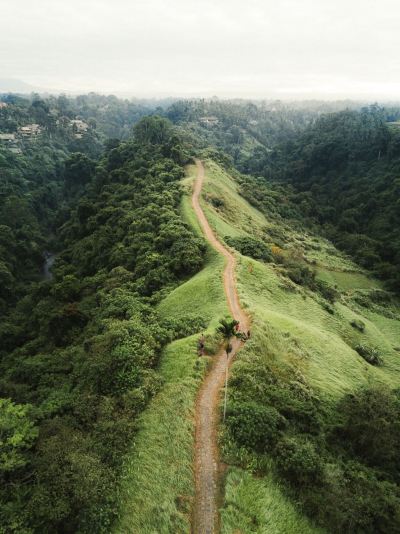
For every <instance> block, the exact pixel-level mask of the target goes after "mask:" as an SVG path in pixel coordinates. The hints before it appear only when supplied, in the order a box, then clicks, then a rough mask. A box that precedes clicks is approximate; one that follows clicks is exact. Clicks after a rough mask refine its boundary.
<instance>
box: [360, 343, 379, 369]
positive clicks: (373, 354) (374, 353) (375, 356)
mask: <svg viewBox="0 0 400 534" xmlns="http://www.w3.org/2000/svg"><path fill="white" fill-rule="evenodd" d="M355 350H356V351H357V352H358V354H359V355H360V356H361V357H362V358H364V360H365V361H366V362H368V363H370V364H371V365H382V363H383V361H382V358H381V356H380V354H379V351H378V349H375V348H374V347H368V346H366V345H357V346H356V347H355Z"/></svg>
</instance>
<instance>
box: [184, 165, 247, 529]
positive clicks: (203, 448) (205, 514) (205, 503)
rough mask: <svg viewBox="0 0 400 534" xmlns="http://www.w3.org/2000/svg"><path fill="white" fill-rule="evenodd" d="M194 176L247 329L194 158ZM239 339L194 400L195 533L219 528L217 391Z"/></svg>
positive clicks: (231, 301)
mask: <svg viewBox="0 0 400 534" xmlns="http://www.w3.org/2000/svg"><path fill="white" fill-rule="evenodd" d="M196 166H197V177H196V180H195V184H194V189H193V195H192V205H193V209H194V211H195V213H196V216H197V218H198V220H199V222H200V225H201V228H202V230H203V232H204V235H205V237H206V239H207V241H208V242H209V243H210V244H211V245H212V246H213V247H214V248H215V250H217V251H218V252H219V253H220V254H222V255H223V256H224V257H225V258H226V265H225V269H224V273H223V282H224V288H225V294H226V299H227V303H228V307H229V309H230V312H231V314H232V316H233V317H234V318H235V319H236V320H237V321H239V323H240V329H241V330H244V331H247V330H248V328H249V318H248V317H247V315H246V314H245V313H244V311H243V310H242V308H241V307H240V302H239V298H238V295H237V291H236V281H235V265H236V260H235V256H234V255H233V254H232V253H231V252H229V250H227V249H226V248H225V247H224V246H223V245H222V244H221V243H220V242H219V241H218V239H217V238H216V236H215V234H214V232H213V231H212V229H211V228H210V225H209V224H208V221H207V218H206V216H205V215H204V212H203V210H202V208H201V206H200V196H201V189H202V186H203V181H204V165H203V164H202V162H201V161H199V160H197V161H196ZM241 345H242V342H241V341H239V340H238V339H234V340H233V343H232V352H231V354H230V357H229V361H228V362H227V359H226V354H225V352H224V350H221V351H220V352H219V353H218V355H217V356H215V358H214V364H213V366H212V368H211V370H210V372H209V373H208V374H207V377H206V378H205V380H204V383H203V385H202V387H201V389H200V392H199V396H198V398H197V404H196V443H195V474H196V498H195V507H194V508H195V509H194V521H193V532H194V534H213V533H215V532H217V530H218V513H217V512H218V506H217V501H218V499H217V481H218V449H217V424H218V401H219V393H220V390H221V388H222V386H223V383H224V378H225V372H226V365H227V363H228V364H229V363H230V362H231V361H232V359H233V358H234V356H235V354H236V352H237V351H238V350H239V348H240V347H241Z"/></svg>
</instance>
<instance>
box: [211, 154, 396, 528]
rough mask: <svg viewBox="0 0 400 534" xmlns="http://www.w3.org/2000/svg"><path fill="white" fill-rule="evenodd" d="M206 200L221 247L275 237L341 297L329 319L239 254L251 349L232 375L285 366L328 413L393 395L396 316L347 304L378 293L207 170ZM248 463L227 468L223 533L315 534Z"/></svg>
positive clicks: (316, 242)
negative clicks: (345, 400)
mask: <svg viewBox="0 0 400 534" xmlns="http://www.w3.org/2000/svg"><path fill="white" fill-rule="evenodd" d="M205 198H206V200H205V202H204V204H203V206H204V210H205V212H206V215H207V217H208V219H209V221H210V223H211V225H212V227H213V228H214V229H215V231H216V232H217V234H218V235H219V237H220V238H221V239H224V237H225V236H230V237H246V236H249V237H254V238H262V237H264V238H265V235H266V234H270V235H278V236H283V237H284V240H285V244H284V247H285V249H288V250H291V249H292V250H297V249H299V248H301V249H302V250H303V251H304V252H305V256H306V257H307V260H308V262H310V263H312V264H314V265H315V266H316V267H315V268H316V270H317V277H318V278H319V279H325V280H326V281H329V282H330V283H331V284H335V285H336V286H337V289H338V291H339V292H340V294H341V298H340V299H339V301H338V302H336V303H335V304H334V305H333V307H334V310H333V311H334V313H333V314H332V313H330V312H329V311H328V310H327V309H326V307H324V305H323V304H324V303H323V299H321V298H319V296H318V295H316V294H315V293H313V292H310V291H308V290H307V289H306V288H303V287H299V286H296V285H295V284H290V283H288V281H287V278H285V276H284V275H283V273H282V270H281V269H280V266H279V265H275V264H265V263H262V262H259V261H256V260H254V259H251V258H248V257H244V256H241V255H240V254H238V267H237V282H238V290H239V295H240V299H241V302H242V304H243V305H244V306H245V307H246V308H247V309H248V311H249V313H250V314H251V316H252V317H253V326H252V339H251V341H250V342H248V343H247V344H246V346H245V348H244V350H242V351H241V352H240V353H239V355H238V358H237V360H236V362H235V363H234V364H233V368H232V374H233V375H234V374H235V371H236V370H239V369H240V366H241V362H244V363H245V364H246V365H247V368H249V366H250V367H251V363H252V362H254V363H255V362H260V361H264V362H265V365H268V364H270V365H273V367H274V368H275V369H276V370H277V372H278V374H279V372H280V371H279V369H280V368H281V367H282V366H285V365H290V366H292V367H293V368H295V369H296V373H297V378H298V380H299V382H300V383H302V382H304V383H307V384H309V386H310V387H311V388H312V389H313V390H314V391H315V392H317V394H318V395H319V397H320V398H324V399H326V401H327V406H330V405H333V403H334V402H335V401H336V400H338V399H340V398H341V397H342V396H343V395H344V394H345V393H346V392H349V391H353V390H355V389H357V388H359V387H360V386H362V385H367V384H369V383H371V382H377V381H378V382H385V383H387V384H388V385H390V386H396V385H398V383H399V378H400V354H399V350H398V347H400V328H399V321H398V318H399V317H398V310H397V318H396V308H395V307H393V310H394V311H393V312H392V315H391V312H389V313H387V312H386V311H385V310H384V309H383V307H380V308H379V307H378V308H376V309H368V308H365V307H362V306H360V305H358V304H357V302H356V301H355V297H357V296H362V295H363V294H367V293H368V291H373V290H379V289H380V288H381V285H380V284H379V283H378V282H377V281H375V280H373V279H372V278H370V277H369V276H368V275H367V273H366V272H364V271H363V270H362V269H360V268H359V267H358V266H356V265H355V264H354V263H353V262H352V261H351V260H350V259H349V258H348V257H346V256H344V255H343V254H341V253H340V252H338V251H337V250H336V249H335V248H334V247H333V246H332V244H331V243H329V242H327V241H326V240H324V239H321V238H319V237H316V236H311V235H309V234H308V233H307V232H304V231H302V230H301V229H299V230H296V231H295V230H293V229H291V228H289V227H287V226H286V225H285V223H284V221H276V220H274V219H271V220H267V219H266V218H265V217H264V216H263V215H262V214H261V213H259V212H258V211H257V210H255V209H254V207H252V206H250V205H249V204H248V203H247V202H246V201H245V200H244V199H243V198H242V197H240V196H239V194H238V185H237V183H236V182H234V181H233V180H232V179H231V177H230V176H229V175H228V174H227V173H226V172H225V171H223V170H222V169H221V168H220V167H219V166H218V165H216V164H215V163H214V162H210V163H209V164H208V165H207V175H206V183H205ZM219 200H222V202H219ZM354 319H356V320H362V321H363V323H364V324H365V331H364V332H362V333H361V332H359V331H357V330H356V329H354V328H353V327H352V326H351V324H350V322H351V321H352V320H354ZM359 343H364V344H366V345H372V346H377V347H379V350H380V352H381V354H382V357H383V361H384V365H383V366H381V367H374V366H371V365H368V364H367V363H366V362H365V361H364V360H363V359H362V358H361V357H360V356H359V354H357V352H356V351H355V350H354V346H356V345H357V344H359ZM237 376H240V372H239V373H237ZM302 377H304V380H303V378H302ZM243 394H244V395H245V392H243ZM222 445H223V447H224V451H223V452H224V456H225V460H226V461H227V463H231V464H241V465H246V462H247V459H244V458H243V454H245V453H244V452H243V451H241V450H240V451H238V450H237V449H235V447H234V446H231V444H230V443H226V441H225V440H224V439H223V440H222ZM238 455H239V456H238ZM257 461H258V460H254V458H252V459H249V460H248V471H243V470H242V469H237V468H231V470H230V471H229V473H228V476H227V479H226V487H225V502H224V506H223V509H222V532H224V533H234V532H246V533H247V532H257V533H259V532H260V533H261V532H268V533H270V532H274V533H275V532H276V533H278V532H279V533H287V532H289V533H291V532H293V533H297V532H315V531H316V529H315V527H313V526H312V525H311V524H310V522H309V521H308V520H306V519H305V518H303V517H302V516H301V512H300V511H299V510H297V509H296V508H295V505H294V504H293V502H292V501H290V500H288V499H287V498H286V497H285V495H284V494H283V493H282V491H281V488H280V485H279V483H277V482H276V481H275V479H274V478H273V475H272V471H269V469H268V466H267V467H266V466H265V465H264V466H263V472H267V473H270V474H269V475H267V476H265V477H262V478H255V477H254V476H252V475H251V474H250V473H251V472H257V471H258V468H257ZM259 461H264V460H261V459H260V460H259ZM254 462H255V463H254Z"/></svg>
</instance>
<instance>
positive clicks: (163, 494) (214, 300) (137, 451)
mask: <svg viewBox="0 0 400 534" xmlns="http://www.w3.org/2000/svg"><path fill="white" fill-rule="evenodd" d="M193 172H194V168H193V167H192V168H190V169H189V172H188V177H187V178H186V179H185V180H184V186H185V187H186V188H187V194H186V195H185V196H184V198H183V201H182V213H183V215H184V218H185V220H186V221H187V222H188V223H189V224H190V225H191V226H192V228H193V229H194V230H195V231H196V232H197V233H200V228H199V226H198V224H197V219H196V217H195V216H194V214H193V212H192V210H191V202H190V191H191V182H192V180H193ZM223 267H224V261H223V259H222V258H221V257H220V256H219V255H218V254H217V253H215V252H214V251H213V250H212V249H208V252H207V258H206V265H205V267H204V269H203V270H202V271H201V272H199V273H198V274H197V275H196V276H194V277H193V278H191V279H190V280H188V281H187V282H185V283H184V284H182V285H181V286H179V287H177V288H176V289H175V290H174V291H172V292H171V293H170V294H169V295H168V296H167V298H165V299H164V300H163V301H162V302H161V303H160V305H159V313H160V314H161V316H162V317H164V318H169V317H173V318H177V319H180V318H182V317H184V316H185V315H193V314H195V315H201V316H202V317H204V319H205V320H206V322H207V323H208V328H207V329H206V330H205V333H206V334H207V335H208V336H210V337H211V338H212V337H213V336H214V334H215V327H216V325H217V323H218V320H219V319H220V318H221V317H224V316H225V315H226V314H227V313H228V311H227V307H226V301H225V295H224V291H223V286H222V270H223ZM197 339H198V335H197V334H196V335H193V336H190V337H188V338H185V339H181V340H177V341H174V342H173V343H171V344H169V345H168V346H167V347H166V349H165V351H164V353H163V355H162V359H161V364H160V370H159V371H160V374H161V376H162V378H163V380H164V385H163V387H162V390H161V391H160V393H158V394H157V395H156V397H155V398H154V399H153V400H152V401H151V402H150V404H149V406H148V408H147V409H146V410H145V412H144V413H143V415H142V416H141V418H140V421H139V430H138V434H137V436H136V440H135V443H133V444H132V447H131V450H130V453H129V454H128V455H127V457H126V461H125V466H124V476H123V483H122V487H121V490H120V492H121V507H120V508H121V510H122V513H121V517H120V520H119V522H118V524H117V526H116V528H115V530H114V532H116V533H121V534H122V533H123V534H127V533H132V534H138V533H139V532H140V533H143V534H147V533H148V534H150V533H154V534H156V533H157V534H159V533H160V534H167V533H168V534H169V533H176V534H179V533H182V534H184V533H185V534H186V533H188V532H189V531H190V518H191V508H192V504H193V497H194V480H193V450H194V446H193V444H194V402H195V398H196V394H197V390H198V387H199V385H200V383H201V381H202V378H203V376H204V372H205V369H206V366H207V363H208V361H209V359H208V358H203V359H201V360H200V359H198V357H197V354H196V345H197Z"/></svg>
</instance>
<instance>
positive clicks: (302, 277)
mask: <svg viewBox="0 0 400 534" xmlns="http://www.w3.org/2000/svg"><path fill="white" fill-rule="evenodd" d="M286 274H287V275H288V277H289V278H290V279H291V280H292V281H293V282H295V283H296V284H299V285H301V286H307V287H311V288H312V287H314V284H315V272H314V271H312V270H311V269H309V268H308V267H307V266H305V265H301V264H297V263H290V264H289V265H288V266H287V268H286Z"/></svg>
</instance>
